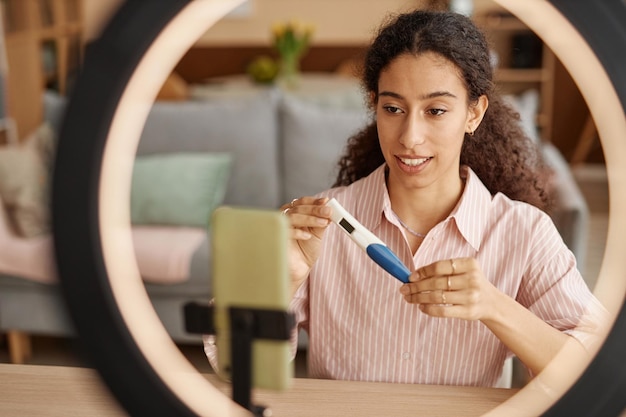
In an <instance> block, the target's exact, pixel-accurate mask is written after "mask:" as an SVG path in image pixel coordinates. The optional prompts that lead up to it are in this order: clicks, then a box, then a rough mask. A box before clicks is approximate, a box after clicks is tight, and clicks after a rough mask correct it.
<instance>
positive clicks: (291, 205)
mask: <svg viewBox="0 0 626 417" xmlns="http://www.w3.org/2000/svg"><path fill="white" fill-rule="evenodd" d="M296 201H298V199H297V198H294V199H293V200H291V203H289V208H294V207H295V205H294V203H295V202H296Z"/></svg>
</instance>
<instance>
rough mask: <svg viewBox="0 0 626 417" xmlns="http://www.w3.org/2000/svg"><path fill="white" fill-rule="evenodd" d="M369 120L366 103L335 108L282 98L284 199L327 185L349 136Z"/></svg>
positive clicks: (306, 193) (326, 186) (308, 193)
mask: <svg viewBox="0 0 626 417" xmlns="http://www.w3.org/2000/svg"><path fill="white" fill-rule="evenodd" d="M369 121H370V117H369V114H368V112H367V110H366V109H365V106H363V107H362V108H361V109H348V108H345V107H344V108H338V107H334V106H331V105H328V103H326V104H325V105H320V104H316V103H313V102H309V101H306V100H303V99H297V98H294V97H285V98H284V100H283V102H282V106H281V125H282V129H281V130H282V134H283V137H282V140H283V150H284V151H283V155H282V157H283V158H284V162H283V167H284V169H285V171H284V173H283V175H284V178H285V181H284V184H285V190H284V201H289V200H291V199H293V198H297V197H301V196H304V195H314V194H317V193H319V192H320V191H323V190H325V189H327V188H330V186H331V185H332V184H333V183H334V180H335V177H336V175H337V162H338V161H339V157H340V156H341V154H342V152H343V150H344V148H345V146H346V144H347V141H348V138H349V137H350V136H352V135H353V134H355V133H357V132H358V131H359V130H361V129H362V128H364V127H365V126H367V124H368V122H369Z"/></svg>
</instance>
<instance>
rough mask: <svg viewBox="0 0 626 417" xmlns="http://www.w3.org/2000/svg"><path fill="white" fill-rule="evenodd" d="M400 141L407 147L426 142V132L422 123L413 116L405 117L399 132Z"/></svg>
mask: <svg viewBox="0 0 626 417" xmlns="http://www.w3.org/2000/svg"><path fill="white" fill-rule="evenodd" d="M399 140H400V143H402V144H403V145H404V146H405V147H406V148H407V149H411V148H413V147H414V146H416V145H423V144H424V143H425V142H426V132H425V126H424V125H423V123H420V121H419V120H416V118H414V117H410V118H407V119H406V121H405V123H404V125H403V126H402V131H401V132H400V138H399Z"/></svg>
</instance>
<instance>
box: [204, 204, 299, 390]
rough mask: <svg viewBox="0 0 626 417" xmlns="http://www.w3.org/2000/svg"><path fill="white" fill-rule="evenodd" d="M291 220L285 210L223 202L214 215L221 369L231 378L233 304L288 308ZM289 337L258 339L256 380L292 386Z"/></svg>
mask: <svg viewBox="0 0 626 417" xmlns="http://www.w3.org/2000/svg"><path fill="white" fill-rule="evenodd" d="M288 233H289V227H288V221H287V219H286V218H285V216H283V215H282V214H281V212H280V211H274V210H264V209H252V208H238V207H227V206H223V207H219V208H218V209H216V210H215V211H214V212H213V215H212V220H211V235H212V237H211V244H212V252H213V256H212V259H213V267H212V270H213V291H214V296H215V304H214V306H215V307H214V308H215V328H216V332H217V335H216V343H217V350H218V366H219V371H218V374H219V375H220V376H222V377H224V378H225V379H228V380H230V378H231V375H230V369H231V361H232V360H237V358H231V351H230V341H231V335H230V319H229V313H228V308H229V307H231V306H235V307H243V308H262V309H272V310H282V311H287V309H288V307H289V282H288V280H289V276H288V275H289V274H288V268H287V244H288ZM290 352H291V347H290V342H289V341H288V340H285V341H283V340H261V339H259V340H254V341H253V344H252V385H253V386H254V387H259V388H269V389H277V390H282V389H286V388H287V387H288V386H289V385H290V382H291V379H292V378H293V367H294V365H293V363H292V361H291V354H290Z"/></svg>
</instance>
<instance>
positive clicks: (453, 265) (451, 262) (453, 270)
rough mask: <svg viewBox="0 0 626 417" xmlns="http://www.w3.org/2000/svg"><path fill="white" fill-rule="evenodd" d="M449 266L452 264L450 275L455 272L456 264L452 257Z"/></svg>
mask: <svg viewBox="0 0 626 417" xmlns="http://www.w3.org/2000/svg"><path fill="white" fill-rule="evenodd" d="M450 266H452V275H454V274H456V265H455V264H454V259H450Z"/></svg>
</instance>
